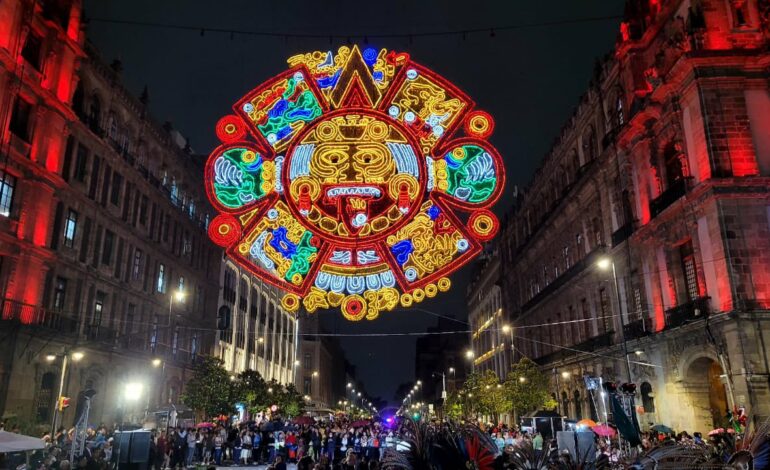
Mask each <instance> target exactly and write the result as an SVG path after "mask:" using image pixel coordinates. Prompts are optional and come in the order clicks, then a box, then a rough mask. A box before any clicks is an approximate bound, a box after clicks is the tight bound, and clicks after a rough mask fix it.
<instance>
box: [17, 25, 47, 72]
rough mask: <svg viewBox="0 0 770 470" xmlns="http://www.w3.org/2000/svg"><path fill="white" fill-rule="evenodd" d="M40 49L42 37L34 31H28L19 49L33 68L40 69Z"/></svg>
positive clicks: (41, 48)
mask: <svg viewBox="0 0 770 470" xmlns="http://www.w3.org/2000/svg"><path fill="white" fill-rule="evenodd" d="M42 51H43V38H41V37H40V36H38V35H37V34H35V33H34V32H30V33H29V34H28V35H27V40H26V41H25V42H24V47H23V48H22V50H21V56H22V57H24V60H26V61H27V63H29V65H31V66H33V67H34V68H35V70H40V68H41V65H42V61H41V60H40V59H41V57H42V54H41V52H42Z"/></svg>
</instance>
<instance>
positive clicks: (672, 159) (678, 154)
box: [663, 142, 689, 188]
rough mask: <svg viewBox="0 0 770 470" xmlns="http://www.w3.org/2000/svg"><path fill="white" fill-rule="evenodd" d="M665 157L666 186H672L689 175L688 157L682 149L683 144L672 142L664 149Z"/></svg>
mask: <svg viewBox="0 0 770 470" xmlns="http://www.w3.org/2000/svg"><path fill="white" fill-rule="evenodd" d="M663 159H664V160H665V164H666V187H667V188H671V187H672V186H675V185H676V184H677V183H679V182H680V181H682V180H683V179H684V178H685V177H687V176H688V174H689V170H688V168H687V157H686V155H685V154H684V151H683V150H682V145H681V144H679V143H676V142H671V143H670V144H668V145H666V148H665V149H664V150H663Z"/></svg>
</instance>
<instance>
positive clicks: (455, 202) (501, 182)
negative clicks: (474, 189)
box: [430, 137, 505, 211]
mask: <svg viewBox="0 0 770 470" xmlns="http://www.w3.org/2000/svg"><path fill="white" fill-rule="evenodd" d="M463 145H477V146H479V147H481V148H483V149H484V150H486V151H487V153H489V154H490V155H491V156H492V159H493V160H494V162H495V167H496V169H497V170H498V171H497V184H496V185H495V190H494V191H493V192H492V195H491V196H489V199H487V200H486V201H483V202H479V203H476V204H472V203H468V202H465V201H461V200H459V199H457V198H455V197H454V196H451V195H449V194H447V193H445V192H443V191H441V190H440V189H438V188H436V187H435V186H434V188H433V190H432V191H431V195H435V196H436V197H438V198H441V199H442V200H445V202H446V203H447V204H449V205H451V206H454V207H457V208H459V209H462V210H465V211H473V210H477V209H480V208H484V207H491V206H493V205H495V203H496V202H497V200H498V199H500V196H501V195H502V193H503V188H504V187H505V165H504V164H503V158H502V157H501V156H500V153H498V151H497V149H496V148H495V147H494V146H493V145H492V144H490V143H489V142H487V141H485V140H481V139H477V138H475V137H461V138H459V139H455V140H451V141H449V142H447V143H446V145H445V146H444V147H441V148H438V147H437V148H436V149H434V152H433V154H432V155H431V156H430V158H433V160H434V161H435V160H441V159H443V158H444V155H445V154H446V153H447V152H448V151H450V150H451V149H453V148H456V147H460V146H463Z"/></svg>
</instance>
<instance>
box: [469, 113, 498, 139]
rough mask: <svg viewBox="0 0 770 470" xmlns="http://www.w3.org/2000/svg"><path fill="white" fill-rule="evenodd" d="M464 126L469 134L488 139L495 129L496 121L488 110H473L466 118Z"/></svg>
mask: <svg viewBox="0 0 770 470" xmlns="http://www.w3.org/2000/svg"><path fill="white" fill-rule="evenodd" d="M464 127H465V132H466V133H467V134H468V135H471V136H473V137H478V138H480V139H486V138H487V137H489V136H490V135H492V132H493V131H494V130H495V121H494V119H492V116H490V115H489V113H487V112H484V111H472V112H470V113H468V116H467V117H466V118H465V124H464Z"/></svg>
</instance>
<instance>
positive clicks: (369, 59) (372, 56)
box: [364, 47, 377, 67]
mask: <svg viewBox="0 0 770 470" xmlns="http://www.w3.org/2000/svg"><path fill="white" fill-rule="evenodd" d="M376 61H377V49H375V48H373V47H367V48H366V49H364V62H366V65H368V66H369V67H371V66H372V65H374V63H375V62H376Z"/></svg>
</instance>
